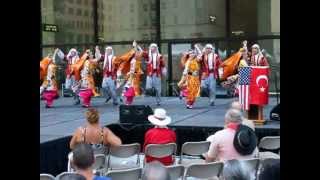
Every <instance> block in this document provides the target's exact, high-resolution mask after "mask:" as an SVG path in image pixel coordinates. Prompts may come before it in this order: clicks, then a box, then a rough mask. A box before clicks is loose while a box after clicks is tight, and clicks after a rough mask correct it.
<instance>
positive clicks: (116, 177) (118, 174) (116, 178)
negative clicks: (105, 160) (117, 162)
mask: <svg viewBox="0 0 320 180" xmlns="http://www.w3.org/2000/svg"><path fill="white" fill-rule="evenodd" d="M141 174H142V169H141V168H132V169H124V170H111V171H109V172H108V173H107V174H106V176H108V177H110V178H111V179H112V180H124V179H128V180H129V179H130V180H139V179H140V178H141Z"/></svg>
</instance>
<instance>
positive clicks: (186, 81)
mask: <svg viewBox="0 0 320 180" xmlns="http://www.w3.org/2000/svg"><path fill="white" fill-rule="evenodd" d="M196 49H198V48H197V47H196ZM182 58H183V59H184V62H185V65H184V67H185V68H184V71H183V77H182V78H181V80H180V82H179V83H178V86H179V87H182V86H185V87H184V88H185V90H186V99H185V101H186V107H187V108H188V109H192V108H193V104H194V102H195V100H196V98H197V97H199V95H200V76H199V75H200V60H201V51H197V50H194V51H189V52H188V53H185V54H184V55H183V57H182Z"/></svg>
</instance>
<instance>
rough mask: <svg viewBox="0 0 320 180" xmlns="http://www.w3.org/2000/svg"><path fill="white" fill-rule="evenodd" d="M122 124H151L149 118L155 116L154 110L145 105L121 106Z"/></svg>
mask: <svg viewBox="0 0 320 180" xmlns="http://www.w3.org/2000/svg"><path fill="white" fill-rule="evenodd" d="M119 108H120V110H119V113H120V115H119V117H120V123H131V124H150V122H149V121H148V116H149V115H151V114H153V111H152V108H151V107H150V106H145V105H129V106H128V105H120V107H119Z"/></svg>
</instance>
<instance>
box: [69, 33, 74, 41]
mask: <svg viewBox="0 0 320 180" xmlns="http://www.w3.org/2000/svg"><path fill="white" fill-rule="evenodd" d="M69 41H70V43H73V41H74V39H73V34H72V33H69Z"/></svg>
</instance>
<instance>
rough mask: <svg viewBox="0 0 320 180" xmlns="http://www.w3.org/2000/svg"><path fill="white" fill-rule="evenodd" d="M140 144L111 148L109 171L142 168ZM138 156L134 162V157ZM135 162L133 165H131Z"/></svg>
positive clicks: (108, 161) (108, 163)
mask: <svg viewBox="0 0 320 180" xmlns="http://www.w3.org/2000/svg"><path fill="white" fill-rule="evenodd" d="M140 148H141V147H140V144H139V143H133V144H122V145H120V146H117V147H111V148H110V151H109V154H108V158H107V165H106V166H107V167H108V169H110V170H112V169H129V168H137V167H140V156H139V154H140ZM133 156H136V157H137V159H136V160H132V157H133ZM130 162H133V163H130Z"/></svg>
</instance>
